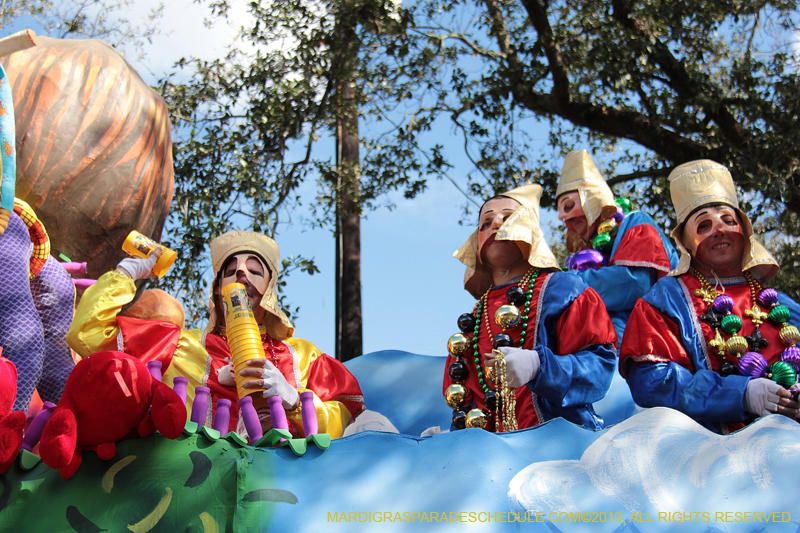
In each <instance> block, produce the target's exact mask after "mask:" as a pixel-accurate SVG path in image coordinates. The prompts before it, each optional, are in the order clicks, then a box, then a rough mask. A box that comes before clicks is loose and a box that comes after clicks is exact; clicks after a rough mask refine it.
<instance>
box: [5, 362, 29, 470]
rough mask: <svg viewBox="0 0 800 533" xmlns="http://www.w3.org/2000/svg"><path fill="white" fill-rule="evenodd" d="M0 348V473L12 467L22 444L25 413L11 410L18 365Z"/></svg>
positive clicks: (14, 397)
mask: <svg viewBox="0 0 800 533" xmlns="http://www.w3.org/2000/svg"><path fill="white" fill-rule="evenodd" d="M2 353H3V348H0V474H2V473H4V472H6V471H7V470H8V469H9V468H11V464H12V463H13V462H14V459H16V458H17V454H19V449H20V447H21V446H22V431H23V430H24V429H25V413H23V412H22V411H13V412H12V411H11V408H12V407H14V400H15V399H16V397H17V367H15V366H14V363H12V362H11V361H9V360H8V359H6V358H5V357H3V355H2Z"/></svg>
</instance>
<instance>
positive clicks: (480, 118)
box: [161, 0, 800, 296]
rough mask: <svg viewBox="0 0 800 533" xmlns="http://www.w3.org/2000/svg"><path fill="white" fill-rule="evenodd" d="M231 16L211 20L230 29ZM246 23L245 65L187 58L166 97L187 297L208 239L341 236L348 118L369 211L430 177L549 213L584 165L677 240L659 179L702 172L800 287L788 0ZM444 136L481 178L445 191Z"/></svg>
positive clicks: (344, 4)
mask: <svg viewBox="0 0 800 533" xmlns="http://www.w3.org/2000/svg"><path fill="white" fill-rule="evenodd" d="M228 7H229V6H228V5H227V3H226V2H225V1H221V2H216V3H213V4H212V9H213V11H214V13H215V14H216V15H218V16H225V14H226V13H227V9H228ZM250 8H251V14H252V19H251V24H249V25H248V26H246V27H244V28H243V30H242V32H241V34H240V36H239V42H238V43H237V46H236V47H235V48H232V49H231V50H229V51H228V53H227V54H226V55H224V57H221V58H219V59H217V60H214V61H202V60H197V59H187V60H186V61H184V62H182V64H181V66H182V67H190V68H189V70H190V71H192V72H193V74H192V75H191V78H190V79H188V80H179V78H178V77H177V75H176V76H174V77H173V78H171V79H168V80H165V81H164V83H163V84H162V87H161V88H162V92H163V93H164V94H165V95H166V97H167V99H168V100H169V102H170V104H171V106H172V109H173V116H174V123H175V125H176V126H178V128H179V132H180V135H178V136H177V139H178V142H177V143H176V157H175V160H176V180H177V182H178V185H177V190H176V209H175V210H174V212H173V213H174V217H173V219H172V227H173V228H175V232H174V233H173V234H172V238H173V239H175V240H176V241H178V242H180V243H181V244H180V247H181V248H182V249H183V250H185V251H187V252H189V257H190V259H189V261H188V262H189V263H191V264H193V265H194V266H192V265H190V266H187V267H185V268H184V269H183V270H180V271H179V272H176V274H179V276H180V278H181V279H180V280H176V282H178V283H180V284H182V286H183V287H184V288H185V289H186V290H190V288H191V287H197V286H198V285H197V284H198V283H201V278H202V275H201V274H198V269H197V268H196V265H197V264H199V260H200V258H201V256H202V249H203V248H202V247H203V246H204V243H205V242H206V241H207V239H208V237H209V236H213V235H216V234H219V233H220V232H222V231H224V230H225V229H228V228H229V227H233V226H240V227H241V226H243V225H244V226H249V227H252V228H253V229H256V230H261V231H265V232H267V233H274V232H275V231H276V228H277V227H278V224H279V223H280V222H282V221H284V220H286V219H287V218H288V217H290V216H291V213H292V212H293V211H292V210H293V208H294V207H295V206H297V205H300V204H306V205H310V207H312V209H313V210H314V212H315V215H316V217H315V218H314V219H313V223H315V224H318V225H326V224H328V223H329V221H331V220H332V218H333V216H334V215H335V214H336V213H337V209H340V208H341V206H339V205H337V202H336V198H337V194H336V192H337V190H336V187H337V186H338V184H339V183H341V180H340V179H339V178H340V176H339V174H338V173H339V172H342V169H341V168H337V167H336V166H335V164H334V163H335V161H334V159H335V158H334V157H333V156H332V155H330V150H328V151H325V150H322V151H320V143H319V141H320V140H322V141H324V140H325V139H326V138H328V137H327V135H329V132H330V131H331V128H332V127H333V126H334V124H335V123H336V119H337V117H341V116H342V114H343V113H348V112H352V108H351V107H348V106H353V105H355V106H357V108H358V110H359V113H360V114H361V116H362V118H361V121H362V123H364V124H366V125H367V126H368V128H367V129H368V130H369V135H368V136H366V137H364V136H363V135H362V146H363V147H364V149H365V155H364V157H363V158H362V164H361V167H360V168H359V169H358V172H359V173H360V180H361V183H360V185H361V187H360V191H359V196H358V199H359V202H358V205H359V206H360V208H361V209H363V210H367V209H369V208H373V207H375V206H377V205H379V204H380V201H381V198H382V196H381V195H382V194H383V193H385V192H386V191H389V190H395V189H400V190H402V191H404V194H405V195H406V196H407V197H409V198H413V197H414V196H415V195H416V194H419V193H420V192H422V191H423V190H424V189H425V183H426V181H425V180H426V178H428V177H430V176H437V177H442V176H444V177H447V178H449V179H451V180H452V181H454V183H456V184H457V185H458V186H459V187H460V188H461V189H462V190H463V191H464V192H465V194H466V195H467V196H472V197H475V198H485V197H488V196H489V195H491V194H493V193H494V192H498V191H502V190H506V189H508V188H509V187H512V186H515V185H518V184H520V183H521V182H523V181H525V180H533V181H537V182H539V183H541V184H542V185H543V186H544V187H545V191H546V195H545V197H544V199H543V204H544V205H545V206H552V204H553V201H554V198H553V196H552V193H553V192H554V191H555V185H556V180H557V176H558V172H559V171H560V167H561V163H562V161H563V156H564V155H565V154H566V152H567V151H569V150H571V149H583V148H586V149H589V150H591V151H592V152H594V153H595V155H596V157H597V159H598V160H599V162H600V163H601V166H602V168H603V170H604V171H605V173H606V174H607V175H608V176H609V178H610V179H609V183H610V184H611V185H612V187H614V189H615V191H616V192H617V193H618V194H625V195H629V196H632V197H633V199H634V201H635V202H636V203H638V204H639V205H641V206H643V207H644V208H645V209H647V210H648V211H649V212H651V214H653V215H654V216H656V218H657V219H659V220H660V221H661V223H662V224H663V226H664V227H665V229H668V228H669V226H670V225H671V220H670V219H671V216H672V209H671V202H670V200H669V193H668V184H667V182H666V176H667V174H668V173H669V171H670V170H671V168H673V167H674V166H676V165H678V164H681V163H684V162H686V161H689V160H693V159H700V158H708V159H713V160H716V161H718V162H721V163H723V164H725V165H727V166H728V167H729V168H730V169H731V171H732V173H733V176H734V180H735V181H736V182H737V184H738V186H739V187H740V190H741V193H742V194H741V198H742V203H743V208H744V209H745V211H747V212H749V213H750V214H751V216H752V218H753V219H754V220H755V221H756V222H757V224H756V226H757V227H758V228H759V231H760V232H762V233H764V234H765V237H766V238H767V240H770V241H771V242H772V243H773V244H774V245H775V248H774V251H775V252H776V254H777V255H778V256H779V260H781V261H782V262H783V263H784V265H785V267H788V268H784V270H783V271H782V274H781V278H780V279H779V285H780V286H781V288H783V289H784V290H790V291H793V290H794V287H796V286H797V282H796V280H797V279H798V278H800V267H798V268H794V267H792V265H794V262H793V261H792V260H791V259H792V258H793V256H794V254H795V250H796V248H797V246H796V244H797V236H798V233H800V230H798V229H797V226H796V225H794V224H793V221H795V220H796V219H797V216H798V214H800V173H799V169H800V166H799V165H798V161H800V159H798V151H797V149H796V148H795V141H794V140H795V138H797V136H798V135H797V134H798V133H800V131H798V129H799V128H800V126H798V120H797V110H798V109H800V107H798V104H800V101H798V99H800V90H798V89H800V84H799V83H798V82H800V80H799V79H798V73H797V59H796V57H795V55H794V49H793V42H794V33H793V32H794V29H795V28H796V26H797V19H798V13H797V9H796V5H795V3H794V2H785V1H780V0H777V1H761V2H757V3H753V2H744V1H738V0H737V1H730V0H727V1H721V0H704V1H702V2H701V1H697V0H694V1H686V2H667V1H664V0H640V1H629V0H586V1H583V2H568V1H565V0H551V1H540V0H516V1H509V0H506V1H503V0H483V1H472V0H456V1H448V2H443V1H440V0H423V1H420V2H416V3H413V4H411V5H407V6H404V9H401V10H399V11H397V10H394V8H393V6H392V5H390V4H389V3H387V2H385V1H384V0H363V1H356V0H347V1H338V0H328V1H323V2H307V1H293V2H274V1H258V0H256V1H254V2H251V3H250ZM345 58H351V59H352V58H355V59H353V61H354V62H352V63H351V62H346V61H345ZM345 65H346V66H347V68H348V69H353V70H354V71H355V73H356V79H357V80H358V83H357V84H356V86H355V99H354V101H353V103H352V104H350V103H348V102H345V101H344V100H343V99H342V97H341V94H340V91H339V90H337V85H336V80H337V79H340V75H341V73H342V68H344V66H345ZM442 120H445V121H449V122H450V123H451V124H452V127H453V128H454V131H455V132H456V135H457V138H458V139H459V141H458V144H460V145H462V146H463V148H464V150H465V151H466V153H467V155H468V156H469V158H470V159H471V161H472V163H473V170H472V171H471V172H469V173H467V175H466V176H462V177H458V178H453V177H452V176H450V175H448V172H449V170H450V168H451V167H452V166H453V159H454V158H455V157H456V155H455V154H454V153H453V151H452V148H451V149H450V150H449V151H446V150H445V149H444V148H443V146H442V143H441V142H440V139H436V138H432V136H431V135H430V132H431V129H432V128H433V126H434V125H435V124H437V121H442ZM453 144H454V143H450V146H451V147H452V145H453ZM323 146H324V142H323ZM309 179H314V180H316V181H317V183H318V184H319V187H318V190H317V194H316V198H315V199H314V200H310V201H309V199H308V198H301V197H300V196H299V194H298V190H299V187H300V185H301V184H302V183H303V182H305V181H307V180H309ZM466 206H467V211H469V209H470V204H469V203H467V204H466ZM237 216H238V217H242V218H238V219H237V218H236V217H237ZM194 290H197V289H194ZM793 295H794V296H800V294H797V293H794V294H793Z"/></svg>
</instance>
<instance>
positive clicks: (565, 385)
mask: <svg viewBox="0 0 800 533" xmlns="http://www.w3.org/2000/svg"><path fill="white" fill-rule="evenodd" d="M536 351H537V352H538V353H539V362H540V363H541V367H540V368H539V373H538V374H537V376H536V377H535V378H534V379H533V380H532V381H530V382H529V383H528V387H529V388H530V389H531V390H532V391H533V392H535V393H536V394H537V395H539V396H541V397H543V398H546V399H547V400H548V401H549V402H551V403H552V404H554V405H560V406H561V407H575V406H579V405H584V404H590V403H593V402H596V401H599V400H601V399H603V397H604V396H605V395H606V392H608V388H609V387H610V386H611V379H612V378H613V377H614V368H615V366H616V359H617V356H616V352H615V351H614V347H613V346H612V345H610V344H595V345H592V346H587V347H585V348H583V349H582V350H580V351H579V352H578V353H575V354H558V355H556V354H554V353H553V351H552V350H551V349H550V348H548V347H546V346H541V345H538V346H536Z"/></svg>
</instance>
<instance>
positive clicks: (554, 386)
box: [443, 185, 616, 431]
mask: <svg viewBox="0 0 800 533" xmlns="http://www.w3.org/2000/svg"><path fill="white" fill-rule="evenodd" d="M541 195H542V188H541V187H540V186H539V185H525V186H523V187H519V188H516V189H513V190H511V191H508V192H506V193H504V194H502V195H501V196H497V197H494V198H492V199H490V200H489V201H487V202H486V203H485V204H484V205H483V207H482V208H481V210H480V219H479V225H478V229H477V230H476V231H475V232H474V233H473V234H472V235H471V236H470V238H469V240H468V241H467V242H466V243H465V244H464V245H463V246H462V247H461V248H460V249H459V250H458V251H456V252H455V254H453V255H454V256H455V257H456V258H457V259H459V260H460V261H461V262H462V263H464V264H465V265H466V267H467V270H466V273H465V275H464V288H465V289H466V290H467V291H469V292H470V294H472V295H473V296H474V297H475V298H477V299H478V302H477V303H476V305H475V308H474V310H473V312H472V313H466V314H464V315H461V317H459V319H458V327H459V329H460V330H461V333H457V334H455V335H453V336H452V337H451V338H450V340H449V342H448V351H449V352H450V353H449V355H448V358H447V363H446V367H445V373H444V384H443V391H444V396H445V400H446V401H447V403H448V405H450V407H452V408H453V409H454V413H453V427H455V428H456V429H462V428H464V427H482V428H484V429H486V430H488V431H511V430H514V429H523V428H528V427H532V426H535V425H537V424H540V423H542V422H545V421H547V420H550V419H552V418H556V417H563V418H565V419H567V420H569V421H571V422H573V423H575V424H580V425H582V426H584V427H586V428H589V429H601V428H602V427H603V421H602V419H601V418H600V417H598V416H597V415H596V414H595V412H594V410H593V409H592V405H591V404H592V402H596V401H598V400H600V399H601V398H602V397H603V396H604V395H605V393H606V391H607V390H608V387H609V385H610V383H611V377H612V374H613V368H614V366H615V361H616V333H615V332H614V326H613V324H612V323H611V319H610V318H609V316H608V313H607V312H606V309H605V306H604V305H603V302H602V300H601V299H600V297H599V296H598V295H597V293H596V292H595V291H594V290H592V289H590V288H589V287H587V286H586V284H585V283H584V282H583V281H581V280H580V278H578V277H577V276H573V275H571V274H569V273H566V272H560V269H559V267H558V262H557V260H556V258H555V256H553V253H552V252H551V251H550V248H549V247H548V246H547V243H546V242H545V240H544V235H543V233H542V230H541V228H540V227H539V200H540V198H541Z"/></svg>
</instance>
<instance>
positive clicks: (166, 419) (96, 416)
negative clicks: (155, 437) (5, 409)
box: [39, 352, 186, 479]
mask: <svg viewBox="0 0 800 533" xmlns="http://www.w3.org/2000/svg"><path fill="white" fill-rule="evenodd" d="M185 425H186V407H185V406H184V404H183V401H181V399H180V397H179V396H178V394H177V393H176V392H175V391H173V390H172V389H170V388H169V387H168V386H166V385H165V384H163V383H161V382H160V381H157V380H155V379H153V378H152V376H151V375H150V372H149V371H148V370H147V366H145V364H144V363H142V362H141V361H139V360H138V359H136V358H134V357H131V356H129V355H126V354H124V353H121V352H98V353H96V354H93V355H90V356H89V357H87V358H85V359H82V360H81V361H80V362H79V363H78V364H77V365H76V366H75V368H74V369H73V370H72V373H71V374H70V375H69V378H68V379H67V383H66V385H65V386H64V394H63V396H62V397H61V401H60V402H58V406H57V407H56V408H55V409H54V410H53V414H52V415H51V416H50V420H48V421H47V425H46V426H45V427H44V431H43V432H42V440H41V442H40V443H39V453H40V454H41V456H42V461H44V463H45V464H46V465H48V466H49V467H51V468H59V469H60V470H61V477H62V478H64V479H69V478H71V477H72V476H73V475H74V474H75V472H76V471H77V470H78V467H79V466H80V464H81V452H82V451H83V450H94V451H95V452H96V453H97V455H98V456H99V457H100V459H103V460H108V459H111V458H112V457H114V455H116V453H117V447H116V445H115V443H116V442H117V441H119V440H122V439H125V438H130V437H136V436H141V437H145V436H147V435H150V434H151V433H153V431H155V430H158V431H159V432H161V434H162V435H164V436H165V437H167V438H168V439H176V438H178V436H179V435H180V434H181V432H182V431H183V428H184V426H185Z"/></svg>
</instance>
